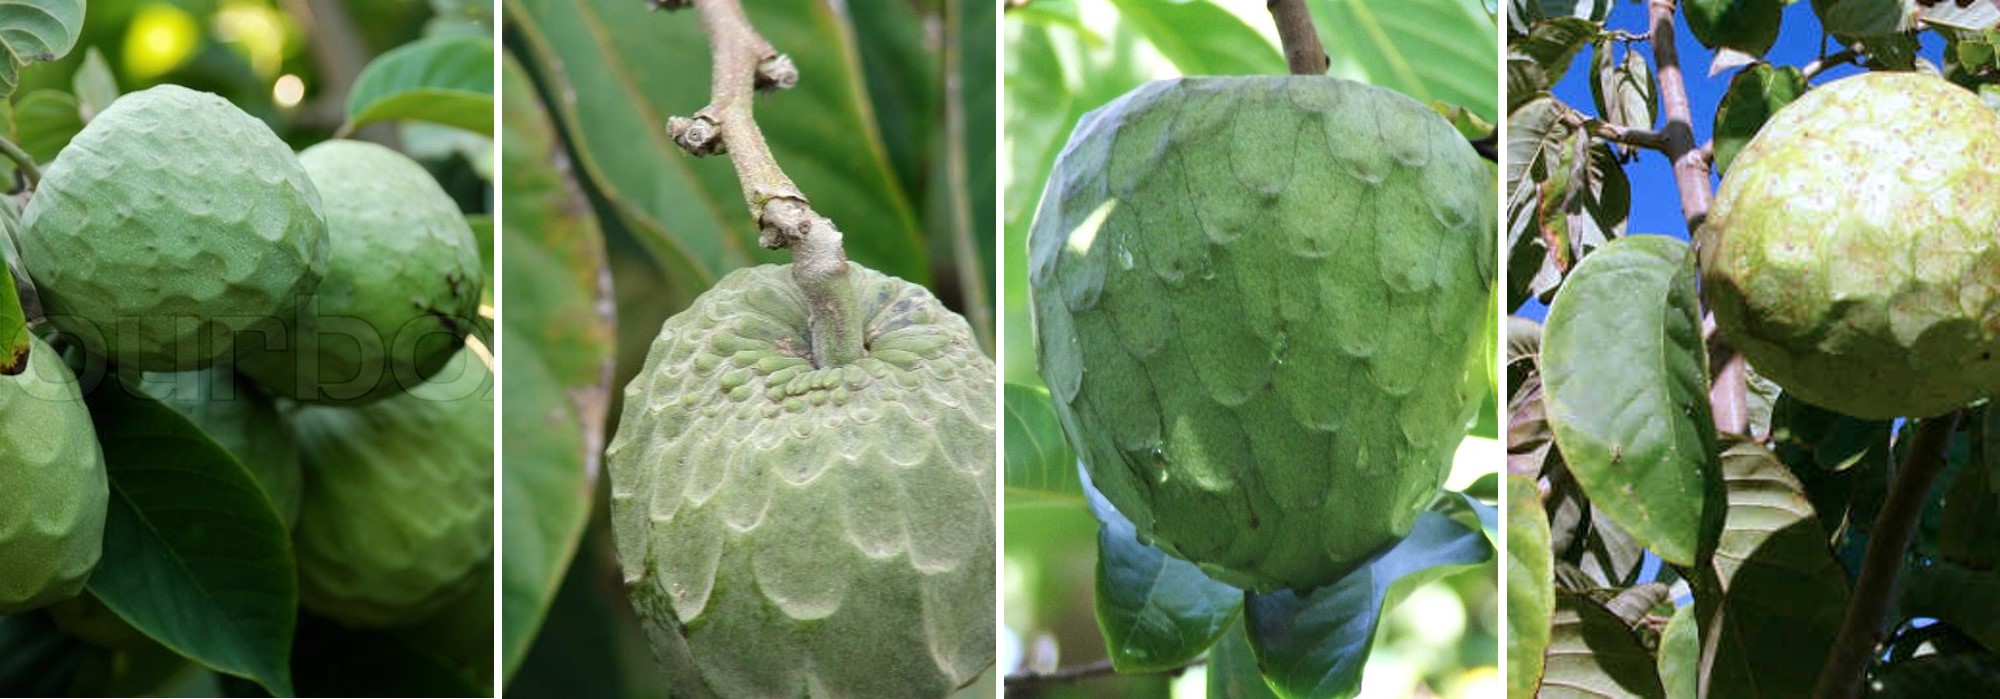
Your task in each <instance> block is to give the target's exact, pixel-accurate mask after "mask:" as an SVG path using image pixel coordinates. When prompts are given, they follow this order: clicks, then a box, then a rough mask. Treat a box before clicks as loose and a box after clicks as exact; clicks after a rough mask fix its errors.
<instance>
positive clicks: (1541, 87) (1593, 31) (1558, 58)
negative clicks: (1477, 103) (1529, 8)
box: [1488, 17, 1600, 109]
mask: <svg viewBox="0 0 2000 699" xmlns="http://www.w3.org/2000/svg"><path fill="white" fill-rule="evenodd" d="M1599 29H1600V28H1599V27H1598V25H1597V24H1596V23H1594V22H1591V21H1589V20H1585V19H1578V18H1575V17H1558V18H1555V19H1551V20H1545V21H1541V22H1536V23H1535V25H1534V26H1533V27H1532V28H1530V29H1529V31H1528V35H1527V36H1524V37H1518V38H1516V39H1515V40H1513V41H1509V42H1507V99H1508V105H1509V107H1510V108H1511V109H1518V108H1519V107H1520V105H1521V104H1522V103H1524V102H1526V101H1528V100H1530V99H1534V98H1535V97H1537V96H1539V95H1540V94H1541V93H1544V92H1547V91H1548V90H1549V88H1552V87H1554V86H1555V84H1556V83H1558V82H1561V81H1562V77H1563V74H1564V73H1567V72H1569V64H1570V61H1571V60H1572V59H1574V58H1576V54H1577V52H1578V51H1582V50H1583V47H1584V46H1585V45H1586V44H1589V43H1590V42H1591V39H1593V38H1595V37H1596V36H1597V34H1598V31H1599ZM1488 90H1491V88H1488Z"/></svg>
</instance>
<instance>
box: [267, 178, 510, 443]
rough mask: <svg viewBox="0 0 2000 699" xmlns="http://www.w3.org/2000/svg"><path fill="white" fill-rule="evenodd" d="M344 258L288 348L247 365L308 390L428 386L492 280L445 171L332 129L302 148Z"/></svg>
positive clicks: (287, 392) (280, 389)
mask: <svg viewBox="0 0 2000 699" xmlns="http://www.w3.org/2000/svg"><path fill="white" fill-rule="evenodd" d="M299 162H300V163H301V164H303V165H304V166H305V170H306V174H307V175H309V176H310V177H311V178H312V181H313V185H314V186H315V187H316V188H317V189H318V190H319V196H320V202H321V205H322V207H323V208H324V209H325V211H326V225H327V231H328V234H329V235H331V236H332V239H333V259H332V262H331V263H330V264H329V266H328V267H327V272H326V279H325V281H322V282H321V283H320V285H319V291H318V293H317V294H316V295H315V296H314V298H313V300H312V302H310V303H308V304H306V306H305V307H304V308H302V309H299V313H298V314H297V315H296V316H289V317H288V319H294V318H295V319H296V323H297V325H296V326H295V327H294V332H293V333H292V341H291V342H289V343H287V344H286V345H284V347H285V350H284V351H278V352H250V353H246V354H244V355H243V357H242V359H241V362H242V363H241V365H240V368H241V369H242V370H243V372H244V373H246V374H249V375H250V376H251V377H252V378H255V379H256V380H257V382H258V383H261V384H263V385H265V386H267V387H269V388H270V389H271V390H272V391H274V392H276V393H278V394H279V395H283V396H286V397H289V398H295V399H298V400H303V401H312V402H326V403H344V404H357V405H358V404H362V403H368V402H373V401H376V400H381V399H383V398H386V397H389V396H392V395H396V394H398V393H401V392H403V390H404V389H405V388H406V387H412V386H416V385H418V384H421V383H423V382H424V380H426V379H428V378H430V376H431V375H432V374H435V373H437V371H438V369H439V368H440V367H442V366H443V365H444V363H445V361H446V360H449V359H451V356H452V354H453V353H455V352H457V351H458V348H459V347H460V346H461V345H462V344H464V341H463V336H464V334H465V333H466V331H467V328H468V327H469V326H470V324H471V319H472V317H473V315H474V314H476V313H477V312H478V310H479V291H480V288H481V286H482V285H483V284H484V283H485V271H484V268H483V267H482V265H481V264H480V259H479V243H478V241H476V240H474V239H473V237H472V228H471V227H470V226H468V225H467V224H466V222H465V216H464V215H463V214H461V213H459V210H458V204H457V203H456V202H454V201H452V198H451V195H449V194H446V193H445V191H444V188H443V187H440V186H438V183H437V180H434V179H432V178H431V175H430V173H429V172H426V171H425V170H424V167H423V166H422V165H419V164H417V162H416V161H414V160H411V159H409V158H408V157H406V156H404V155H403V154H401V153H397V152H396V151H393V150H390V149H388V148H384V147H382V146H379V145H376V144H373V143H366V142H362V141H327V142H325V143H321V144H319V145H316V146H313V147H311V148H307V149H306V150H305V152H303V153H300V154H299Z"/></svg>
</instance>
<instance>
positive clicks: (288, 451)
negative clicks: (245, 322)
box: [140, 365, 305, 526]
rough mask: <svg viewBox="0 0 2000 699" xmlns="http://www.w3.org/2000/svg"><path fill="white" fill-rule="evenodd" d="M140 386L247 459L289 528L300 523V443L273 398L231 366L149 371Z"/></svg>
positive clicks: (249, 467) (241, 458) (241, 459)
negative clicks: (238, 373)
mask: <svg viewBox="0 0 2000 699" xmlns="http://www.w3.org/2000/svg"><path fill="white" fill-rule="evenodd" d="M140 387H141V389H142V390H144V391H145V392H146V394H147V395H150V396H152V397H153V398H154V399H156V400H158V401H160V402H161V403H164V404H166V405H167V406H169V407H171V408H173V409H174V410H176V411H178V412H180V414H181V415H184V416H186V417H187V419H188V421H190V422H193V423H194V425H195V426H196V427H199V428H201V431H202V432H203V433H205V434H207V435H208V437H209V439H213V440H215V443H216V444H217V445H220V446H221V447H222V448H223V449H226V450H228V451H229V453H230V454H231V455H233V456H235V457H236V460H237V461H240V462H242V463H243V467H244V468H246V469H248V470H249V471H250V475H252V476H255V477H256V478H257V484H258V485H260V486H263V488H264V494H265V495H266V496H267V497H269V498H270V499H271V504H272V505H273V506H274V507H276V509H277V511H278V517H279V519H282V520H284V522H285V526H292V525H293V524H296V523H297V522H298V520H299V498H300V497H301V488H302V487H303V483H304V482H305V476H304V475H303V474H302V473H301V472H300V470H299V445H298V441H297V439H296V438H294V437H293V436H292V426H291V425H290V424H288V423H286V422H285V421H284V419H282V418H281V417H279V415H278V406H277V404H276V403H275V402H274V401H273V400H272V399H271V397H270V396H267V395H264V393H263V392H262V391H260V390H258V389H257V387H256V386H255V385H253V384H252V383H251V382H250V381H249V380H247V379H244V378H243V377H242V376H239V375H237V373H236V372H234V371H231V370H230V369H229V367H228V366H227V365H216V366H213V367H210V368H207V369H203V370H201V371H183V372H177V373H166V374H160V373H152V374H146V376H145V378H144V380H143V381H142V382H141V383H140Z"/></svg>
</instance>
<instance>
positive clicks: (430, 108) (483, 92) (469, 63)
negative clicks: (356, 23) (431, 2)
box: [341, 35, 493, 136]
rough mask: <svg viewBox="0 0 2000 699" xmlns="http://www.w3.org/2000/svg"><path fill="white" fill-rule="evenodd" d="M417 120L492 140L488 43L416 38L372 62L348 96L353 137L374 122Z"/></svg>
mask: <svg viewBox="0 0 2000 699" xmlns="http://www.w3.org/2000/svg"><path fill="white" fill-rule="evenodd" d="M398 119H416V120H420V121H428V122H433V123H438V124H444V125H446V126H455V127H458V128H461V129H465V130H467V131H471V132H474V133H478V134H481V135H485V136H492V135H493V40H492V39H490V38H487V37H480V36H463V35H459V36H437V37H430V38H425V39H418V40H416V41H412V42H410V43H408V44H404V45H402V46H399V47H396V48H395V49H393V50H391V51H389V52H388V53H384V54H382V55H380V56H377V57H375V60H372V61H369V62H368V67H366V68H363V69H362V70H361V75H359V76H357V77H356V78H355V79H354V87H353V88H352V89H350V90H348V93H347V124H346V125H345V126H343V127H341V128H342V130H343V131H346V132H352V131H354V130H355V129H359V128H361V127H363V126H367V125H369V124H373V123H375V122H379V121H392V120H398Z"/></svg>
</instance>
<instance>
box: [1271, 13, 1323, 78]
mask: <svg viewBox="0 0 2000 699" xmlns="http://www.w3.org/2000/svg"><path fill="white" fill-rule="evenodd" d="M1264 7H1265V8H1266V9H1269V10H1270V11H1271V19H1272V21H1275V22H1277V24H1278V43H1279V44H1281V45H1283V46H1284V47H1285V65H1287V66H1289V67H1290V68H1291V70H1292V74H1293V75H1325V74H1326V69H1327V68H1329V67H1332V66H1333V61H1332V60H1330V59H1328V58H1327V57H1326V48H1325V47H1323V46H1321V45H1320V43H1319V30H1317V29H1314V28H1313V18H1312V13H1311V12H1310V11H1307V10H1306V3H1305V0H1268V1H1267V2H1266V3H1265V4H1264Z"/></svg>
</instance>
